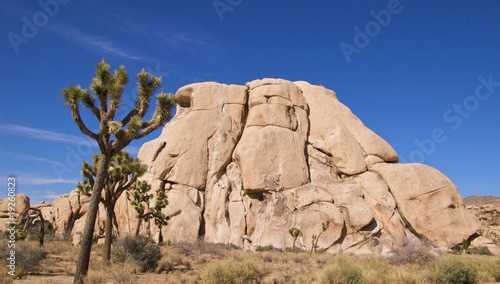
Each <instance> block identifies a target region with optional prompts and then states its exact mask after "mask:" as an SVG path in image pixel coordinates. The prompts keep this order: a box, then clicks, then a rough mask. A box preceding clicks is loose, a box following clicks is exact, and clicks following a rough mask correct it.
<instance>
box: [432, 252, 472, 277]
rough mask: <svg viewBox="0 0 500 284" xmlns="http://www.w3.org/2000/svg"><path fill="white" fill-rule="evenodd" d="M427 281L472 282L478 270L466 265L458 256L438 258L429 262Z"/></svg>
mask: <svg viewBox="0 0 500 284" xmlns="http://www.w3.org/2000/svg"><path fill="white" fill-rule="evenodd" d="M429 281H430V282H431V283H436V284H473V283H477V281H478V271H477V270H476V269H475V268H473V267H471V266H468V265H467V264H466V263H465V262H464V261H463V260H462V259H461V258H460V256H449V257H443V258H439V259H438V260H436V261H435V262H433V263H431V269H430V275H429Z"/></svg>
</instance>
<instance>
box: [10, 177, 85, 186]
mask: <svg viewBox="0 0 500 284" xmlns="http://www.w3.org/2000/svg"><path fill="white" fill-rule="evenodd" d="M18 179H19V183H20V184H23V185H49V184H74V185H76V184H77V183H78V180H73V179H59V178H46V177H22V176H20V177H18Z"/></svg>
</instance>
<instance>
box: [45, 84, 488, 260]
mask: <svg viewBox="0 0 500 284" xmlns="http://www.w3.org/2000/svg"><path fill="white" fill-rule="evenodd" d="M176 96H177V98H178V99H179V104H178V107H177V111H176V116H175V117H174V118H173V119H172V121H170V122H169V123H168V124H167V125H166V126H165V127H164V128H163V131H162V133H161V135H160V136H159V137H158V138H157V139H154V140H152V141H149V142H146V143H145V144H144V145H143V146H142V147H141V149H140V151H139V158H140V159H141V160H142V162H143V163H145V164H147V165H148V166H149V170H148V172H147V173H146V174H145V176H143V179H144V180H146V181H147V182H148V183H150V184H151V186H152V188H153V191H155V190H156V189H157V188H158V187H159V186H162V187H163V188H164V189H165V190H166V192H167V196H168V199H169V206H168V207H167V208H166V209H165V214H167V215H175V216H173V217H172V218H171V220H170V222H169V224H168V225H167V226H165V227H163V229H162V235H163V237H164V239H165V240H169V241H171V242H194V241H196V240H198V239H200V238H201V239H203V240H204V241H206V242H214V243H225V244H234V245H237V246H239V247H245V248H250V249H252V248H256V247H258V246H268V245H272V246H274V247H277V248H288V247H291V246H292V242H293V240H292V237H291V236H290V235H289V233H288V230H289V229H290V228H292V227H297V228H299V229H301V231H302V232H303V236H302V237H300V238H299V239H298V241H297V244H298V245H299V246H300V247H302V248H303V249H307V250H310V249H311V246H312V240H313V238H314V236H318V235H319V234H320V233H321V232H322V229H323V226H322V224H323V223H325V222H327V221H328V222H329V224H330V225H329V227H328V228H327V229H326V231H325V232H323V233H322V234H321V238H320V239H319V240H318V249H319V250H326V251H328V252H332V253H340V252H352V253H382V254H386V253H389V252H390V251H392V249H393V248H394V247H398V246H403V245H405V244H406V243H408V241H412V240H416V239H428V240H429V241H430V242H431V243H432V244H433V245H434V246H435V247H438V248H444V249H448V248H451V247H453V246H455V245H457V244H460V243H462V241H463V240H464V239H469V238H470V236H472V235H474V234H475V233H476V232H478V231H479V223H478V221H477V219H476V218H474V216H473V215H471V214H470V213H469V212H468V211H467V210H466V208H465V206H464V203H463V200H462V197H461V196H460V194H459V193H458V191H457V188H456V187H455V185H454V184H453V183H452V182H451V181H450V180H449V179H448V178H447V177H446V176H444V175H443V174H442V173H440V172H439V171H437V170H436V169H433V168H431V167H428V166H425V165H421V164H398V156H397V153H396V152H395V151H394V149H393V148H392V147H391V146H390V145H389V144H388V143H387V142H386V141H384V140H383V139H382V138H380V137H379V136H378V135H377V134H375V133H374V132H373V131H371V130H370V129H368V128H367V127H366V126H365V125H364V124H363V123H362V122H361V121H360V120H359V119H358V118H357V117H356V116H355V115H354V114H353V113H352V112H351V110H350V109H349V108H347V107H346V106H345V105H343V104H342V103H341V102H340V101H339V100H338V99H337V96H336V94H335V93H334V92H333V91H331V90H328V89H326V88H324V87H322V86H315V85H311V84H309V83H307V82H302V81H301V82H290V81H286V80H281V79H263V80H255V81H252V82H250V83H248V84H247V85H246V86H238V85H225V84H218V83H197V84H191V85H188V86H185V87H182V88H181V89H179V90H178V92H177V94H176ZM87 203H88V201H87V200H86V199H81V198H80V199H79V198H78V195H77V194H76V192H74V191H73V192H72V193H70V194H69V195H63V196H61V197H60V198H58V199H56V201H54V202H53V203H51V204H47V205H45V207H44V208H43V212H44V215H45V218H46V219H49V220H51V221H52V223H53V224H55V228H56V230H57V231H58V232H59V234H65V233H66V234H71V235H72V236H73V237H74V240H75V241H77V240H78V234H79V233H81V230H82V228H83V226H82V225H83V223H84V220H85V218H84V217H85V215H84V214H85V213H86V210H87V209H86V206H87V205H86V204H87ZM179 211H180V213H179V214H177V213H178V212H179ZM115 212H116V217H117V221H118V229H119V233H120V234H124V233H131V232H134V231H135V228H136V226H137V220H136V218H135V211H134V210H133V208H132V207H131V206H130V204H129V202H128V201H127V200H126V198H125V195H123V196H122V198H120V200H119V201H118V203H117V205H116V211H115ZM174 213H176V214H174ZM82 216H83V218H80V217H82ZM99 222H100V223H99V225H98V226H96V234H97V233H98V229H99V227H101V225H102V224H101V223H102V220H101V221H99ZM145 230H152V232H153V234H154V235H156V236H158V229H156V227H155V226H154V224H147V223H144V224H142V227H141V231H143V232H144V231H145ZM75 236H76V237H75Z"/></svg>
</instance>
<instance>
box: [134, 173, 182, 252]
mask: <svg viewBox="0 0 500 284" xmlns="http://www.w3.org/2000/svg"><path fill="white" fill-rule="evenodd" d="M150 190H151V186H150V185H149V184H148V183H146V182H145V181H140V182H138V185H137V186H136V187H134V189H133V190H130V191H128V192H127V199H128V200H129V201H130V204H131V205H132V206H133V207H134V209H135V211H136V212H137V215H136V216H137V219H138V221H137V227H136V229H135V235H136V236H137V235H139V230H140V227H141V223H142V221H145V222H148V221H149V220H151V219H153V220H154V222H155V224H156V226H157V227H158V229H159V231H160V236H159V240H158V242H159V243H161V242H163V236H162V234H161V229H162V228H163V226H165V225H167V224H168V221H169V220H170V218H171V217H172V216H175V215H178V214H179V213H180V211H177V212H175V213H174V214H173V215H170V216H166V215H165V214H163V212H162V210H163V208H165V207H166V206H167V205H168V199H167V195H166V194H165V190H164V189H163V186H160V187H158V189H157V190H156V202H155V206H153V207H150V206H149V202H150V200H151V199H152V198H153V194H152V193H149V191H150ZM148 233H149V232H148Z"/></svg>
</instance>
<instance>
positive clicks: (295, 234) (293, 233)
mask: <svg viewBox="0 0 500 284" xmlns="http://www.w3.org/2000/svg"><path fill="white" fill-rule="evenodd" d="M288 233H290V235H291V236H292V238H293V245H292V252H295V243H296V242H297V238H298V237H302V231H301V230H300V229H297V228H295V227H294V228H291V229H290V230H288Z"/></svg>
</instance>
